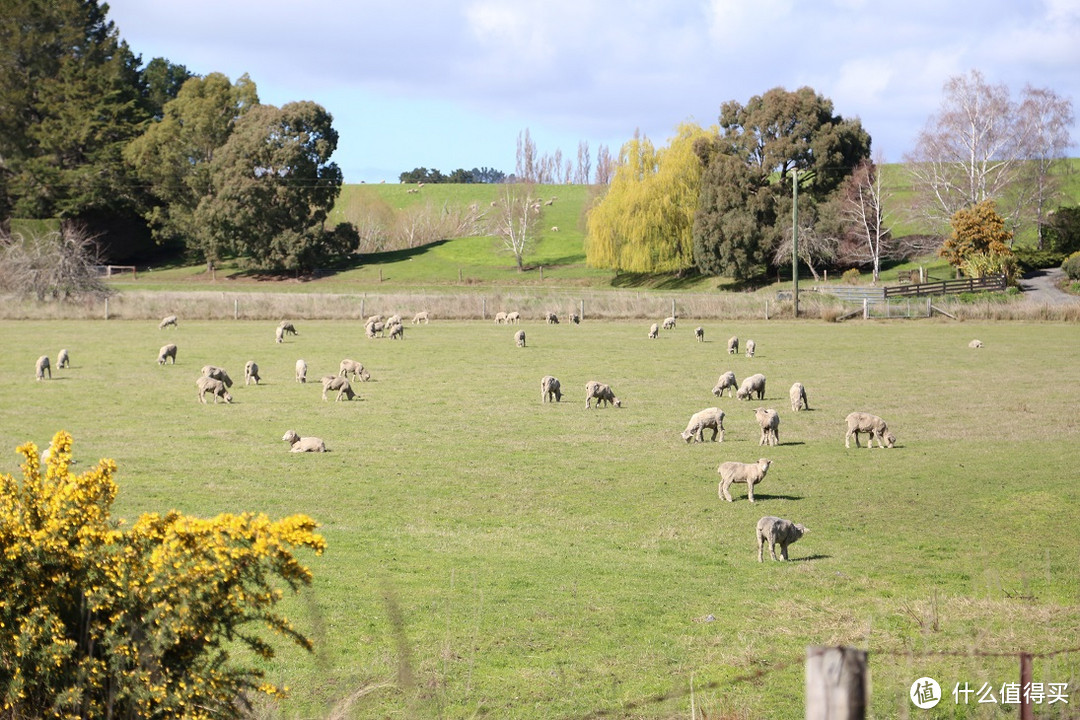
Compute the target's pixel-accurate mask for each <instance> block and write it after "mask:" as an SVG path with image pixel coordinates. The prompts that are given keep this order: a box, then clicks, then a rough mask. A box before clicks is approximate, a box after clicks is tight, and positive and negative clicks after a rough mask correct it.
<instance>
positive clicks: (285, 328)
mask: <svg viewBox="0 0 1080 720" xmlns="http://www.w3.org/2000/svg"><path fill="white" fill-rule="evenodd" d="M278 327H279V328H281V334H282V335H299V333H297V332H296V327H295V326H294V325H293V324H292V323H291V322H289V321H288V320H282V321H281V323H280V324H279V325H278Z"/></svg>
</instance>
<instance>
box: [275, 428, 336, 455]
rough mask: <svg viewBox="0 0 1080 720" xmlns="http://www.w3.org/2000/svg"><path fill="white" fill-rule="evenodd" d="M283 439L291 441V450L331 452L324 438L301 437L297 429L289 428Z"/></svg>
mask: <svg viewBox="0 0 1080 720" xmlns="http://www.w3.org/2000/svg"><path fill="white" fill-rule="evenodd" d="M281 439H282V440H284V441H285V442H287V443H289V452H329V451H328V450H327V449H326V443H324V442H323V439H322V438H317V437H300V436H299V435H297V434H296V431H295V430H288V431H286V433H285V434H284V435H282V436H281Z"/></svg>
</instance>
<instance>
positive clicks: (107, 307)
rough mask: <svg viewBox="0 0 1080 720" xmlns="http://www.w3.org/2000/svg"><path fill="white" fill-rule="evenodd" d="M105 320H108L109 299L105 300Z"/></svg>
mask: <svg viewBox="0 0 1080 720" xmlns="http://www.w3.org/2000/svg"><path fill="white" fill-rule="evenodd" d="M105 319H106V320H108V319H109V298H107V297H106V298H105Z"/></svg>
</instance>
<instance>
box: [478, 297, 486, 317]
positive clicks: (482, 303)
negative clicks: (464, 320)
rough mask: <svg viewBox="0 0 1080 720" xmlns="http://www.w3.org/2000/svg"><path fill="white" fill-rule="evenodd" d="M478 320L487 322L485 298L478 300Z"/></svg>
mask: <svg viewBox="0 0 1080 720" xmlns="http://www.w3.org/2000/svg"><path fill="white" fill-rule="evenodd" d="M480 319H481V320H487V298H486V297H483V298H480Z"/></svg>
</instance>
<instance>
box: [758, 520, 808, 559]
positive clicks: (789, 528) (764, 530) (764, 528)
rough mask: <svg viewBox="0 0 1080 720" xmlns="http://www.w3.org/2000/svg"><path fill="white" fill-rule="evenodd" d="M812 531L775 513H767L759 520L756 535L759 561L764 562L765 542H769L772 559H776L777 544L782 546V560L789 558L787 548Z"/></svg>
mask: <svg viewBox="0 0 1080 720" xmlns="http://www.w3.org/2000/svg"><path fill="white" fill-rule="evenodd" d="M808 532H810V529H809V528H807V527H805V526H803V525H797V524H795V523H793V522H791V521H790V520H785V519H783V518H778V517H776V516H774V515H766V516H765V517H763V518H761V519H760V520H758V521H757V529H756V530H755V533H754V534H755V535H756V536H757V560H758V562H764V558H763V557H762V556H763V555H764V550H765V543H768V544H769V554H770V555H772V559H773V560H776V546H777V545H779V546H780V560H781V561H783V560H787V559H788V554H787V548H788V545H790V544H791V543H793V542H796V541H798V540H799V539H800V538H802V536H803V535H805V534H806V533H808Z"/></svg>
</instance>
